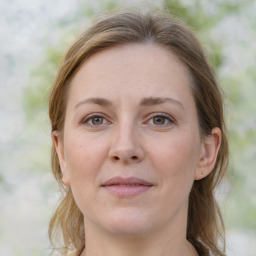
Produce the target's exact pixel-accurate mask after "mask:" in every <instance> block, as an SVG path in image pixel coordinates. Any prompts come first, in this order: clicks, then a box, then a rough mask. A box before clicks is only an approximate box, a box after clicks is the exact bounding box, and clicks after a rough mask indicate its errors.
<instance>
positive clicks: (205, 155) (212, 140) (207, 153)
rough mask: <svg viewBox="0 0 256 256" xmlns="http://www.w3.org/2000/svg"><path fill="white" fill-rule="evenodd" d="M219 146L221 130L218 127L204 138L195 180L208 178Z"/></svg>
mask: <svg viewBox="0 0 256 256" xmlns="http://www.w3.org/2000/svg"><path fill="white" fill-rule="evenodd" d="M220 144H221V130H220V128H218V127H215V128H213V129H212V133H211V135H209V136H207V137H205V138H204V141H203V143H202V150H201V155H200V159H199V162H198V167H197V170H196V173H195V180H200V179H202V178H204V177H206V176H208V175H209V174H210V173H211V171H212V170H213V168H214V166H215V163H216V159H217V156H218V152H219V148H220Z"/></svg>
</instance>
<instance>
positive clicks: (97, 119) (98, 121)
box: [92, 117, 103, 125]
mask: <svg viewBox="0 0 256 256" xmlns="http://www.w3.org/2000/svg"><path fill="white" fill-rule="evenodd" d="M102 122H103V118H102V117H94V118H92V123H93V124H94V125H99V124H102Z"/></svg>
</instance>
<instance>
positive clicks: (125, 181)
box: [101, 177, 154, 197]
mask: <svg viewBox="0 0 256 256" xmlns="http://www.w3.org/2000/svg"><path fill="white" fill-rule="evenodd" d="M101 186H102V187H103V188H104V189H106V190H107V191H108V192H110V193H111V194H113V195H115V196H118V197H131V196H136V195H138V194H141V193H144V192H146V191H148V190H150V189H151V188H152V187H153V186H154V185H153V184H152V183H150V182H148V181H146V180H143V179H140V178H137V177H129V178H122V177H114V178H111V179H109V180H107V181H106V182H104V183H103V184H102V185H101Z"/></svg>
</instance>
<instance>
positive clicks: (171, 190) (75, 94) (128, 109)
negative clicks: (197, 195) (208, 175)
mask: <svg viewBox="0 0 256 256" xmlns="http://www.w3.org/2000/svg"><path fill="white" fill-rule="evenodd" d="M70 86H71V88H70V91H69V96H68V102H67V109H66V117H65V125H64V137H63V140H62V139H61V138H60V137H58V133H54V134H53V138H54V142H55V145H56V148H57V152H58V155H59V160H60V165H61V169H62V172H63V182H64V184H66V185H67V186H71V189H72V192H73V195H74V198H75V201H76V203H77V205H78V207H79V208H80V210H81V211H82V213H83V215H84V221H85V226H86V230H89V229H90V227H94V229H95V228H96V229H98V230H104V231H107V232H111V233H112V234H113V233H114V234H119V235H121V234H125V235H127V234H133V235H134V234H147V233H150V232H153V231H157V230H159V229H163V228H168V227H177V228H180V227H182V226H184V225H185V224H186V218H187V206H188V197H189V193H190V189H191V187H192V184H193V181H194V179H197V178H199V177H200V175H202V176H203V174H202V173H203V166H204V162H205V161H206V160H205V155H207V154H206V153H205V152H206V149H205V143H203V142H202V141H201V139H200V135H199V127H198V120H197V113H196V108H195V102H194V99H193V97H192V93H191V80H190V76H189V73H188V71H187V70H186V68H185V67H184V66H183V65H182V64H181V62H180V61H179V60H178V59H177V58H176V57H175V56H174V55H173V54H172V53H171V52H170V51H167V50H166V49H164V48H161V47H159V46H155V45H150V44H149V45H139V44H138V45H124V46H118V47H113V48H111V49H107V50H104V51H102V52H99V53H97V54H95V55H93V56H92V57H90V58H89V59H88V60H87V61H86V62H85V63H84V64H83V66H82V67H81V69H80V70H79V71H78V73H77V74H76V75H75V77H74V79H73V80H72V82H71V85H70ZM184 223H185V224H184Z"/></svg>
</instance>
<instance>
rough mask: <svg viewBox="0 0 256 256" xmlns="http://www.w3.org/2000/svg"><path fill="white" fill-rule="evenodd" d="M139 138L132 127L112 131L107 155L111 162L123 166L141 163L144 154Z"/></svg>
mask: <svg viewBox="0 0 256 256" xmlns="http://www.w3.org/2000/svg"><path fill="white" fill-rule="evenodd" d="M139 137H140V135H139V134H138V131H137V130H136V129H135V128H134V127H130V128H128V127H119V128H118V130H116V131H114V136H113V140H112V142H111V147H110V150H109V154H108V156H109V158H110V159H111V161H114V162H120V163H123V164H132V163H138V162H141V161H142V160H143V158H144V156H145V153H144V150H143V148H142V145H141V143H140V138H139Z"/></svg>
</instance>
